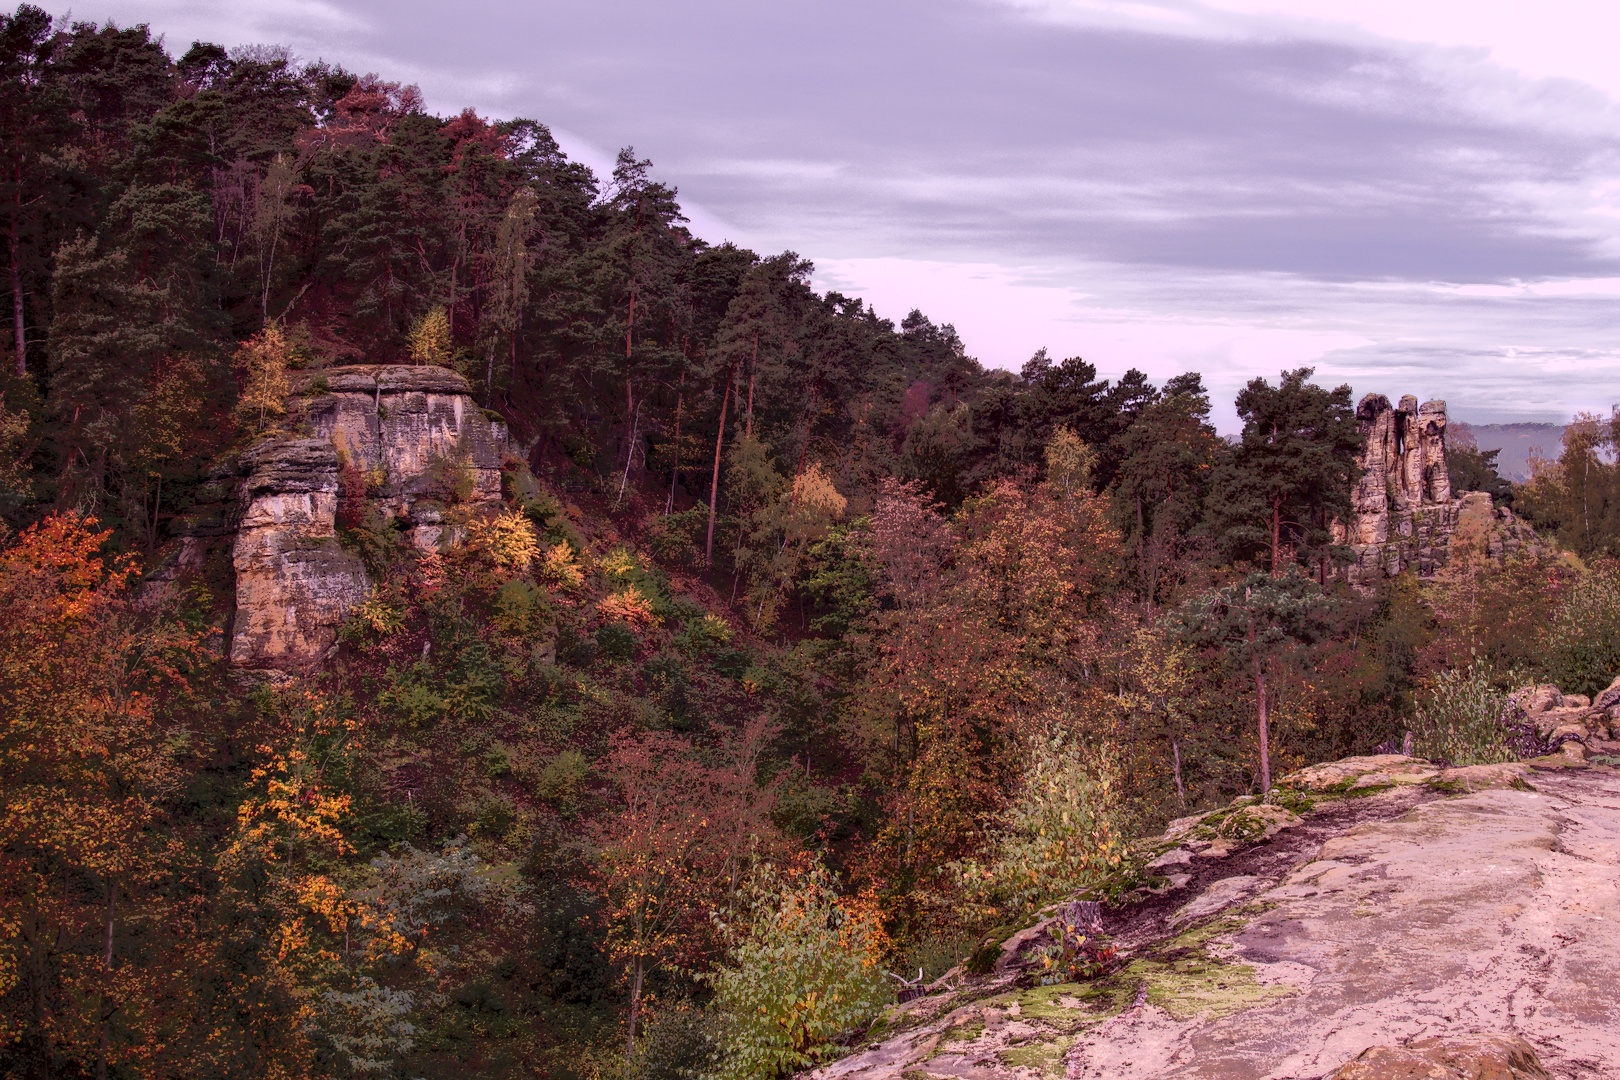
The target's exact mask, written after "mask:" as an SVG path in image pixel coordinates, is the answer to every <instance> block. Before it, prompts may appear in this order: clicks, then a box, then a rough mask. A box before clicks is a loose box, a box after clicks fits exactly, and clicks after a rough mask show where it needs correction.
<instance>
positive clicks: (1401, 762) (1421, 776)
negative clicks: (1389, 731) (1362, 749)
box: [1277, 754, 1440, 792]
mask: <svg viewBox="0 0 1620 1080" xmlns="http://www.w3.org/2000/svg"><path fill="white" fill-rule="evenodd" d="M1439 775H1440V770H1439V769H1437V768H1435V767H1434V766H1433V765H1431V764H1429V763H1428V762H1427V761H1424V760H1423V759H1422V758H1414V757H1407V756H1406V755H1405V754H1372V755H1369V756H1367V757H1353V758H1344V759H1343V760H1342V761H1328V762H1324V763H1322V764H1320V765H1312V766H1310V767H1309V768H1304V769H1301V770H1299V771H1298V772H1295V773H1289V774H1288V775H1287V776H1285V777H1283V778H1282V779H1280V780H1278V781H1277V786H1278V787H1287V788H1293V789H1295V790H1296V791H1318V792H1323V791H1358V790H1363V789H1365V788H1370V787H1387V786H1389V785H1392V784H1421V783H1424V782H1425V781H1428V780H1433V779H1435V778H1436V777H1438V776H1439Z"/></svg>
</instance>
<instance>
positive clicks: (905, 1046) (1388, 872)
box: [812, 765, 1620, 1080]
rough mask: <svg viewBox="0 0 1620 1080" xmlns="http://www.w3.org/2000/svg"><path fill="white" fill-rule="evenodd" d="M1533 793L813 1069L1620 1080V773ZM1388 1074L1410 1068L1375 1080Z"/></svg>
mask: <svg viewBox="0 0 1620 1080" xmlns="http://www.w3.org/2000/svg"><path fill="white" fill-rule="evenodd" d="M1523 768H1525V766H1523V765H1514V766H1502V767H1498V766H1486V767H1479V769H1477V770H1448V772H1449V773H1451V774H1452V775H1453V776H1473V777H1476V778H1478V777H1481V776H1482V775H1483V770H1486V769H1491V770H1494V769H1501V770H1502V772H1501V773H1500V774H1499V776H1498V778H1499V779H1501V778H1506V779H1512V778H1513V777H1514V776H1515V775H1517V774H1518V770H1520V769H1523ZM1532 780H1533V784H1534V787H1535V788H1536V789H1537V790H1520V789H1514V788H1511V787H1492V788H1491V789H1490V790H1483V791H1478V792H1475V793H1473V794H1465V795H1452V796H1450V797H1443V798H1442V797H1431V798H1430V799H1429V800H1428V801H1423V802H1420V803H1417V804H1416V805H1415V806H1413V808H1412V809H1409V810H1407V811H1406V812H1405V813H1403V814H1401V815H1400V816H1398V817H1394V818H1383V819H1370V820H1368V821H1366V822H1365V823H1363V824H1360V825H1357V826H1355V827H1353V828H1350V829H1349V830H1348V831H1346V832H1343V833H1340V834H1338V835H1334V836H1329V837H1328V838H1327V839H1326V840H1325V842H1322V843H1321V845H1320V847H1319V848H1316V849H1314V851H1312V853H1311V854H1314V858H1313V857H1311V854H1307V855H1306V861H1304V862H1303V863H1299V862H1295V861H1292V860H1286V859H1285V860H1283V861H1281V862H1278V863H1266V862H1265V861H1263V860H1258V859H1255V858H1252V857H1251V858H1248V859H1247V861H1246V862H1245V863H1244V864H1243V866H1242V867H1241V868H1239V869H1236V870H1235V871H1234V872H1233V873H1232V874H1230V875H1229V876H1227V877H1224V878H1220V879H1217V880H1214V881H1208V882H1207V883H1206V884H1204V885H1202V886H1198V887H1197V889H1196V892H1194V893H1193V895H1185V894H1183V895H1179V896H1177V897H1176V899H1175V900H1174V901H1164V902H1173V903H1176V909H1175V910H1177V911H1178V912H1180V913H1189V914H1188V916H1187V917H1185V918H1182V919H1180V920H1179V921H1178V922H1177V925H1176V927H1175V928H1174V929H1173V930H1172V931H1171V934H1172V936H1171V938H1170V939H1168V940H1166V941H1164V942H1161V943H1158V944H1156V945H1153V946H1151V947H1147V946H1144V947H1143V949H1142V951H1141V952H1139V953H1138V954H1137V956H1138V958H1137V959H1128V963H1127V966H1126V968H1125V969H1124V970H1123V971H1122V972H1121V973H1120V974H1119V975H1118V976H1116V977H1114V978H1113V979H1112V980H1104V981H1101V982H1099V983H1096V984H1084V983H1082V984H1072V983H1071V984H1060V985H1055V986H1040V985H1035V986H1033V987H1031V986H1030V973H1029V972H1028V971H1027V970H1025V971H1023V973H1022V978H1021V977H1020V970H1019V969H1018V968H1017V967H1016V966H1014V965H1011V964H1009V965H1007V966H1006V967H1005V969H1003V970H1000V971H998V973H996V974H994V975H992V976H988V977H986V979H985V981H983V982H982V983H971V982H968V981H965V980H962V979H961V977H960V975H955V976H947V978H946V979H945V980H942V981H941V982H940V983H938V984H936V985H935V987H934V990H935V991H936V993H934V994H933V995H931V996H930V997H927V998H923V999H919V1000H917V1001H914V1002H911V1003H909V1004H907V1005H905V1006H901V1007H900V1008H899V1009H896V1010H893V1011H892V1012H891V1015H890V1026H889V1027H888V1028H887V1029H886V1033H885V1034H884V1035H882V1036H881V1037H880V1038H878V1039H876V1040H874V1042H872V1043H869V1044H866V1045H862V1046H859V1047H856V1048H854V1049H853V1050H852V1051H851V1053H850V1055H849V1056H848V1057H845V1058H843V1059H842V1060H840V1061H837V1062H834V1063H831V1064H829V1065H826V1066H824V1067H822V1068H821V1069H820V1070H818V1071H817V1072H815V1073H813V1074H812V1076H814V1077H816V1078H818V1080H834V1078H846V1077H847V1078H850V1080H857V1078H859V1080H880V1078H881V1080H905V1078H922V1077H928V1078H944V1077H953V1078H961V1080H968V1078H984V1080H989V1078H995V1080H1029V1078H1032V1077H1036V1076H1054V1077H1067V1078H1070V1080H1079V1078H1085V1080H1105V1078H1106V1080H1150V1078H1152V1080H1161V1078H1162V1080H1172V1078H1174V1080H1303V1078H1307V1077H1328V1076H1333V1075H1338V1076H1340V1077H1346V1078H1351V1077H1353V1078H1356V1080H1370V1078H1372V1077H1385V1076H1395V1077H1403V1078H1404V1077H1412V1078H1416V1077H1427V1076H1437V1077H1472V1078H1478V1080H1484V1078H1486V1077H1489V1078H1492V1080H1514V1078H1520V1080H1529V1078H1539V1077H1543V1076H1545V1075H1546V1074H1548V1073H1550V1074H1552V1075H1556V1076H1567V1077H1571V1078H1573V1077H1586V1076H1590V1077H1593V1078H1597V1077H1609V1076H1620V1038H1616V1037H1615V1033H1616V1030H1617V1027H1616V1021H1615V1018H1614V1012H1613V987H1614V986H1616V985H1620V953H1617V952H1616V950H1615V949H1614V948H1613V947H1612V942H1613V925H1614V923H1613V920H1614V913H1615V912H1616V911H1617V910H1620V876H1617V875H1616V874H1615V867H1616V865H1617V864H1620V774H1617V773H1616V772H1614V771H1613V770H1610V769H1607V768H1602V767H1598V766H1593V765H1587V766H1585V767H1579V768H1577V767H1568V768H1562V769H1557V770H1552V771H1549V770H1547V769H1537V770H1536V772H1535V773H1534V776H1533V777H1532ZM1409 792H1410V789H1406V790H1405V791H1389V792H1386V793H1384V794H1382V795H1373V796H1369V797H1368V798H1367V799H1365V800H1361V799H1356V800H1348V801H1343V802H1341V801H1335V802H1334V803H1333V805H1337V806H1340V807H1343V806H1346V805H1354V806H1366V805H1368V804H1371V803H1373V802H1375V801H1378V800H1391V799H1401V798H1407V799H1409V798H1410V795H1409V794H1408V793H1409ZM1308 824H1309V819H1307V825H1308ZM1196 827H1197V826H1192V828H1194V829H1195V828H1196ZM1289 835H1295V834H1290V833H1285V834H1283V836H1281V837H1279V838H1277V839H1276V840H1274V841H1272V842H1271V843H1276V844H1283V843H1285V842H1286V837H1287V836H1289ZM1255 850H1260V849H1251V851H1255ZM1243 857H1244V856H1234V858H1243ZM1267 866H1271V867H1274V869H1265V867H1267ZM1190 909H1198V910H1203V911H1205V912H1206V914H1204V915H1198V916H1193V915H1191V914H1190ZM1115 932H1116V933H1119V931H1115ZM947 984H948V990H947V988H946V986H947ZM907 1010H910V1011H907ZM1481 1033H1485V1035H1487V1036H1498V1035H1499V1036H1502V1037H1504V1038H1505V1039H1508V1040H1523V1044H1520V1043H1517V1042H1512V1043H1506V1042H1504V1043H1493V1042H1492V1040H1491V1039H1490V1038H1484V1039H1481V1038H1478V1036H1480V1034H1481ZM1431 1040H1439V1041H1431ZM1526 1045H1527V1046H1528V1047H1529V1048H1530V1049H1529V1051H1528V1053H1533V1054H1535V1055H1539V1058H1540V1063H1539V1065H1538V1064H1537V1063H1536V1062H1535V1061H1534V1060H1533V1058H1530V1057H1528V1056H1527V1052H1526V1051H1525V1046H1526ZM1369 1047H1382V1048H1391V1049H1390V1050H1388V1051H1384V1050H1380V1051H1378V1052H1372V1053H1369V1052H1367V1051H1368V1048H1369ZM1503 1047H1505V1048H1506V1053H1505V1054H1503V1053H1499V1052H1498V1050H1500V1049H1502V1048H1503ZM1396 1051H1401V1052H1408V1051H1409V1052H1413V1053H1414V1054H1415V1055H1417V1056H1405V1057H1403V1056H1402V1054H1401V1053H1397V1052H1396ZM1493 1055H1494V1056H1493ZM1386 1065H1387V1066H1389V1067H1390V1068H1395V1067H1397V1066H1400V1067H1405V1068H1407V1069H1408V1071H1406V1072H1400V1071H1395V1072H1388V1071H1385V1072H1374V1071H1368V1070H1371V1069H1372V1068H1373V1067H1375V1066H1378V1067H1383V1066H1386ZM1347 1066H1351V1067H1352V1071H1349V1072H1344V1071H1341V1070H1344V1069H1345V1068H1346V1067H1347ZM1501 1068H1505V1069H1507V1070H1508V1071H1500V1069H1501ZM1537 1068H1543V1069H1545V1070H1546V1073H1541V1072H1537V1071H1536V1069H1537ZM1358 1069H1359V1070H1362V1071H1355V1070H1358ZM1436 1069H1438V1070H1441V1071H1430V1070H1436ZM1493 1069H1497V1070H1498V1071H1492V1070H1493ZM1414 1070H1416V1071H1414ZM1446 1070H1450V1071H1446ZM1470 1070H1472V1071H1470ZM1513 1070H1517V1071H1513Z"/></svg>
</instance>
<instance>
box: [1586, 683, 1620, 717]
mask: <svg viewBox="0 0 1620 1080" xmlns="http://www.w3.org/2000/svg"><path fill="white" fill-rule="evenodd" d="M1617 705H1620V678H1616V679H1615V680H1614V682H1612V683H1610V684H1609V687H1608V689H1607V690H1604V691H1602V692H1600V693H1599V694H1598V696H1597V697H1595V698H1593V699H1592V707H1593V708H1594V709H1612V708H1614V707H1615V706H1617Z"/></svg>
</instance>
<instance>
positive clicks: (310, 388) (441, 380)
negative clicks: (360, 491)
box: [300, 366, 507, 551]
mask: <svg viewBox="0 0 1620 1080" xmlns="http://www.w3.org/2000/svg"><path fill="white" fill-rule="evenodd" d="M300 389H301V390H302V398H303V401H302V412H303V417H304V426H305V427H306V428H307V430H308V432H309V434H310V435H312V436H315V437H317V438H322V439H327V440H330V442H331V443H332V445H333V446H334V447H336V448H337V452H338V455H339V457H340V459H341V460H342V462H343V464H345V465H348V466H352V467H354V468H357V469H359V470H360V471H361V472H362V473H365V474H367V475H368V481H370V482H369V483H368V486H369V487H371V488H373V489H374V493H375V497H376V498H378V499H379V500H380V501H381V502H382V504H383V508H384V510H385V512H386V513H388V514H389V515H390V516H391V517H395V518H399V519H400V520H401V521H402V522H404V523H405V525H406V530H407V535H408V536H409V538H410V541H411V543H412V544H413V545H414V546H416V547H417V548H419V549H420V550H423V551H428V550H432V549H433V548H434V547H435V546H436V545H437V544H438V542H439V539H440V534H441V530H442V523H441V515H440V513H439V509H438V506H439V501H438V498H437V497H436V496H438V495H439V494H440V493H439V492H436V491H435V490H434V488H435V487H441V486H444V485H446V484H447V483H449V484H457V483H461V484H465V485H466V490H465V491H464V492H462V493H461V498H462V499H463V500H465V501H472V502H483V501H491V500H495V499H499V498H500V494H501V464H502V462H504V461H505V459H506V446H507V432H506V425H505V424H504V423H502V422H501V421H500V420H499V419H497V418H492V417H491V416H490V415H487V414H485V412H484V411H483V410H482V409H480V408H479V407H478V406H477V405H476V404H474V402H473V399H472V394H471V391H470V389H469V387H468V386H467V380H466V379H464V378H462V377H461V376H460V375H458V374H456V373H455V372H454V371H450V370H448V369H447V368H441V367H388V366H365V367H362V366H354V367H339V368H327V369H326V370H325V371H320V372H316V373H314V374H313V375H311V376H310V377H309V378H307V379H306V380H305V381H304V385H303V386H302V387H301V388H300Z"/></svg>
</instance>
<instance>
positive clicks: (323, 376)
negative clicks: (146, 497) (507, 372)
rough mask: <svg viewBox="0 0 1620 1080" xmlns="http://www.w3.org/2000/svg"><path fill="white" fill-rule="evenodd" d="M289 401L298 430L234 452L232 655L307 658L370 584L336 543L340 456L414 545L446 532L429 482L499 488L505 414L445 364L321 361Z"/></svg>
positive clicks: (267, 664) (317, 654) (259, 661)
mask: <svg viewBox="0 0 1620 1080" xmlns="http://www.w3.org/2000/svg"><path fill="white" fill-rule="evenodd" d="M322 382H324V389H321V387H322ZM312 390H318V392H315V393H312V392H311V391H312ZM289 404H290V405H291V406H292V408H291V409H290V410H289V419H290V420H291V421H292V422H293V423H294V424H295V425H296V426H297V427H299V428H301V429H302V430H303V431H304V432H305V433H307V434H308V435H309V436H310V437H308V438H298V439H277V440H270V441H267V442H264V443H261V444H259V445H257V446H255V447H253V448H252V449H251V450H249V451H248V453H247V454H246V455H244V458H243V462H242V465H243V467H244V470H245V471H246V473H247V474H248V478H247V481H246V484H245V486H244V488H243V492H242V501H241V507H242V509H241V514H242V516H241V521H240V524H239V525H238V528H237V533H236V539H235V544H234V547H233V550H232V558H233V562H234V564H235V567H236V608H237V611H236V619H235V624H234V628H233V633H232V635H231V661H232V662H233V663H235V664H237V665H238V666H241V667H249V668H260V669H282V670H292V669H297V668H301V667H305V666H308V665H310V664H313V663H317V662H319V661H320V660H321V659H323V658H324V657H325V656H326V654H327V653H328V651H329V650H330V649H331V647H332V645H333V644H334V643H335V641H336V640H337V629H338V627H339V626H340V625H341V624H342V622H343V620H344V618H346V617H347V616H348V614H349V612H350V611H351V610H352V609H353V608H354V606H355V605H356V604H359V603H360V602H362V601H363V600H364V599H365V598H366V595H367V594H368V592H369V591H370V588H371V583H370V581H369V580H368V579H367V577H366V573H365V568H364V566H363V565H362V564H361V562H360V560H358V559H357V558H355V557H354V556H352V555H350V554H348V553H347V552H345V551H344V550H343V549H342V548H341V547H340V546H339V545H338V542H337V529H336V518H337V505H338V491H339V485H338V475H339V470H340V469H341V468H342V467H344V466H352V467H355V468H358V469H360V470H362V471H363V472H366V473H368V474H370V475H369V476H368V478H367V479H368V487H369V488H371V489H372V497H374V498H376V499H377V500H378V501H379V502H380V503H381V504H382V506H383V509H384V511H385V512H386V513H388V514H389V515H390V516H392V517H396V518H403V519H404V521H405V523H406V533H407V536H408V537H409V538H410V542H411V543H412V544H413V545H414V546H416V547H417V548H418V549H420V550H432V549H433V548H435V547H436V546H437V545H438V544H439V543H440V542H441V541H454V540H455V538H456V537H455V535H454V532H455V531H454V530H453V529H451V528H450V527H448V526H446V525H445V523H444V521H443V517H442V515H441V513H440V511H439V507H438V504H437V503H436V502H435V500H434V496H435V495H437V494H439V493H438V492H437V491H436V490H435V488H436V485H439V484H441V483H443V482H444V481H445V480H446V479H447V478H448V479H450V480H451V481H455V480H456V479H457V478H458V477H459V480H460V482H461V483H464V484H465V489H464V490H463V491H462V492H461V497H462V498H465V499H467V500H469V501H471V502H474V503H480V502H492V501H495V500H498V499H499V498H500V493H501V465H502V463H503V462H504V460H505V458H506V452H507V433H506V425H505V424H503V423H501V422H500V421H499V420H491V419H489V418H488V417H487V416H486V415H485V414H484V411H483V410H482V409H480V408H478V406H477V404H476V403H475V402H474V401H473V399H472V395H471V393H470V391H469V388H468V385H467V380H466V379H464V378H462V377H461V376H460V375H458V374H456V373H455V372H453V371H450V370H447V369H445V368H439V367H388V366H380V365H366V366H350V367H338V368H327V369H326V370H324V371H319V372H314V373H312V374H311V375H310V376H309V377H308V378H306V379H305V381H304V384H303V386H301V387H299V388H297V390H296V392H295V393H294V395H293V397H292V399H291V400H290V402H289ZM436 474H437V475H436Z"/></svg>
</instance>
